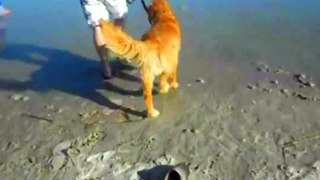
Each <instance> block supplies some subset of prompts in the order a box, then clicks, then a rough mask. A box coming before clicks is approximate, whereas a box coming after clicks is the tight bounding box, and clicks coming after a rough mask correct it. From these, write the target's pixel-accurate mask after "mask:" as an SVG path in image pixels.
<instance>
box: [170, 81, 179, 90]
mask: <svg viewBox="0 0 320 180" xmlns="http://www.w3.org/2000/svg"><path fill="white" fill-rule="evenodd" d="M171 87H172V88H174V89H177V88H178V87H179V83H177V82H174V83H171Z"/></svg>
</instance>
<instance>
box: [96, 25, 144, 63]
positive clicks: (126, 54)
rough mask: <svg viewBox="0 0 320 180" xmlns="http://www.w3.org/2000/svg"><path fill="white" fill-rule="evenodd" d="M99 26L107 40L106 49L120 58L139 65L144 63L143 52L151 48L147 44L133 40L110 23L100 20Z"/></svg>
mask: <svg viewBox="0 0 320 180" xmlns="http://www.w3.org/2000/svg"><path fill="white" fill-rule="evenodd" d="M99 24H100V26H101V30H102V34H103V37H104V38H105V40H106V47H107V48H108V49H109V50H110V51H111V52H113V53H114V54H115V55H116V56H118V57H120V58H123V59H127V60H134V61H136V63H137V64H138V65H141V64H142V63H143V60H144V59H145V58H143V52H147V51H146V48H150V46H147V42H144V41H140V40H135V39H133V38H132V37H131V36H130V35H128V34H127V33H125V32H124V31H123V30H122V29H121V28H120V27H118V26H116V25H114V24H113V23H112V22H110V21H105V20H100V21H99Z"/></svg>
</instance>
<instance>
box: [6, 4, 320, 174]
mask: <svg viewBox="0 0 320 180" xmlns="http://www.w3.org/2000/svg"><path fill="white" fill-rule="evenodd" d="M201 3H205V2H204V1H199V4H192V2H191V1H188V2H187V3H186V4H187V5H181V4H179V3H177V4H176V5H175V6H174V7H175V8H176V9H177V12H178V14H179V16H180V17H181V19H182V25H183V29H184V42H183V43H184V47H183V50H182V53H181V61H180V62H181V63H180V67H179V72H180V75H179V80H180V88H179V90H178V91H177V92H170V93H169V94H167V95H159V94H157V93H156V92H155V96H154V98H155V106H156V107H157V108H158V109H159V110H160V112H161V113H162V114H161V116H160V117H159V118H156V119H148V118H143V117H141V114H142V111H143V110H144V105H143V97H142V94H141V85H140V79H139V75H138V72H137V70H135V69H134V68H131V67H127V66H119V64H118V63H113V64H114V66H117V67H121V68H119V69H120V70H121V71H120V72H119V73H118V75H117V77H116V78H115V79H112V80H110V81H107V82H103V81H101V78H100V64H99V62H98V61H97V60H96V58H94V56H92V55H90V53H92V52H91V51H93V49H90V46H89V45H86V46H88V47H86V46H85V45H84V47H83V46H80V47H79V45H78V44H76V45H75V44H73V43H70V44H68V43H66V44H68V45H66V44H63V45H61V46H55V47H53V45H54V42H53V41H50V42H49V43H53V44H51V45H50V44H44V45H40V44H37V45H35V44H33V43H22V42H14V41H13V40H12V39H14V38H13V35H12V34H11V35H10V34H9V37H8V42H7V43H6V47H5V49H4V50H3V51H2V52H1V54H0V63H1V65H0V77H1V78H0V102H1V104H0V122H1V126H0V147H1V149H0V176H1V177H5V179H30V180H31V179H32V180H36V179H39V180H42V179H53V180H55V179H77V180H80V179H106V180H112V179H130V180H135V179H139V176H140V177H143V178H144V179H146V180H158V179H159V180H160V179H163V178H161V175H162V173H163V171H164V169H166V168H167V167H168V166H169V167H170V166H173V165H176V164H179V163H186V164H187V165H188V167H189V169H190V176H189V179H190V180H199V179H203V180H207V179H208V180H211V179H219V180H220V179H228V180H229V179H246V180H247V179H255V180H260V179H261V180H262V179H280V180H281V179H306V180H310V179H311V180H317V179H320V131H319V129H320V89H319V86H320V79H319V76H317V72H316V70H317V69H319V66H318V65H319V64H316V62H314V61H313V59H312V58H310V57H311V55H310V54H312V52H313V49H312V48H314V47H313V46H312V47H311V48H308V47H306V48H305V49H303V48H302V47H303V46H304V45H303V44H300V45H299V46H301V49H303V51H304V52H305V53H304V55H305V56H307V57H309V59H312V61H310V62H306V63H305V64H303V65H299V66H296V65H295V64H296V63H297V61H296V60H295V59H290V57H293V55H292V54H299V53H298V52H299V51H300V50H294V51H292V52H290V51H288V50H286V48H288V49H289V48H290V47H291V45H290V43H289V42H287V40H288V39H286V38H287V37H284V38H283V41H281V40H278V41H274V42H273V43H274V46H275V47H273V46H272V45H273V44H272V42H271V41H270V42H268V41H263V43H262V42H261V47H260V48H261V49H259V48H258V47H256V46H255V43H251V44H250V43H249V44H246V43H248V42H249V40H248V41H245V37H248V36H249V35H250V36H251V35H253V34H251V33H248V34H242V35H243V36H244V37H243V39H238V40H235V39H234V38H236V37H238V36H237V35H239V37H242V36H241V33H240V34H237V35H234V34H232V31H233V29H232V28H231V30H230V31H229V32H227V31H224V32H225V34H224V33H221V32H223V31H222V29H221V30H217V31H212V34H210V36H209V35H208V33H209V32H210V30H212V29H211V28H213V27H214V25H216V24H217V25H216V28H219V21H218V20H219V18H218V17H214V19H211V18H207V19H202V20H203V22H198V21H199V19H196V18H195V19H192V18H191V19H189V18H190V17H192V16H193V13H195V14H196V12H197V11H196V10H197V9H196V7H195V11H194V12H192V11H190V8H191V7H193V5H194V6H196V5H199V6H200V5H202V4H201ZM215 5H217V4H215ZM269 5H270V4H269ZM135 6H139V4H138V3H136V4H135ZM220 6H221V8H223V7H224V5H223V3H222V4H220ZM270 6H272V7H273V8H281V7H279V6H275V5H274V4H272V3H271V5H270ZM208 8H210V7H208ZM231 9H232V8H231ZM246 12H247V11H246ZM248 12H251V13H252V11H248ZM135 13H137V14H135ZM142 13H143V12H142V11H141V12H140V11H138V10H134V11H133V14H134V15H135V17H136V16H138V17H143V14H142ZM207 13H208V14H210V13H209V12H207ZM253 14H254V13H253ZM245 16H249V17H252V15H250V13H249V14H248V13H245ZM198 17H203V16H202V15H199V16H198ZM280 17H281V16H280ZM13 19H14V17H13ZM79 19H81V17H79ZM133 19H134V18H133V17H132V19H131V20H130V18H129V20H128V31H130V33H132V34H134V35H135V36H138V35H139V33H141V32H140V29H139V28H138V27H139V26H140V27H146V26H147V25H146V24H144V23H145V22H137V23H136V24H134V23H133ZM208 22H211V23H212V24H208ZM223 22H224V23H226V24H228V23H230V24H233V23H235V22H232V21H230V22H228V21H223ZM82 23H83V22H82ZM197 23H198V24H202V23H204V24H207V25H206V26H203V25H202V26H196V25H197ZM221 24H222V23H221V22H220V28H221V26H223V25H221ZM226 24H225V25H226ZM16 26H17V25H16ZM192 27H193V28H192ZM240 27H242V26H240ZM244 27H247V26H244ZM249 27H250V26H249ZM256 27H260V26H259V24H258V25H257V26H256ZM206 28H207V29H206ZM253 29H255V28H253ZM293 29H295V28H293ZM240 30H241V28H240V29H236V30H234V31H240ZM255 30H256V29H255ZM255 30H253V31H251V32H254V31H255ZM15 31H16V30H15ZM15 31H13V32H11V33H14V32H15ZM241 31H242V30H241ZM243 31H244V32H245V29H243ZM257 32H258V30H257ZM262 32H264V31H263V30H262ZM9 33H10V31H9ZM228 33H230V34H229V35H228ZM199 34H201V35H199ZM280 35H281V33H280V34H279V33H278V34H276V35H274V36H273V37H276V36H279V37H280ZM261 36H267V38H266V39H268V36H271V35H270V34H269V33H262V35H261ZM85 37H87V38H88V39H87V40H80V42H81V41H85V42H86V43H89V42H90V39H89V38H90V36H85ZM259 37H260V36H258V37H257V38H256V40H257V41H258V39H259ZM297 37H298V36H297ZM299 37H300V36H299ZM303 37H304V36H303ZM229 38H230V39H229ZM301 38H302V37H301ZM17 39H19V38H17ZM231 39H233V40H231ZM262 39H263V38H262ZM266 39H264V40H266ZM215 40H216V41H215ZM57 41H58V40H57ZM241 42H243V45H242V44H241ZM304 42H307V40H306V41H304ZM312 42H314V44H317V43H320V41H319V42H318V41H317V38H314V41H312ZM282 45H283V47H286V48H284V49H282V51H280V50H279V51H277V49H278V48H277V46H280V47H282ZM250 46H252V47H250ZM292 46H293V45H292ZM297 46H298V45H297ZM57 47H59V48H57ZM267 47H269V48H270V49H268V48H267ZM91 48H92V47H91ZM273 48H274V49H273ZM83 49H85V50H83ZM259 50H261V51H259ZM269 51H270V52H269ZM245 52H246V53H245ZM250 52H251V53H250ZM272 52H275V53H274V54H272ZM269 53H270V54H269ZM290 53H291V54H290ZM308 53H309V56H308V55H306V54H308ZM284 55H286V56H284ZM313 55H314V54H313ZM316 55H317V54H316V53H315V56H316ZM281 57H283V58H284V60H283V61H277V60H278V59H279V58H281ZM318 57H319V56H318ZM294 58H297V57H294ZM300 58H302V59H303V58H304V56H301V57H300ZM243 59H247V61H243ZM291 60H292V61H291ZM313 63H315V64H313ZM9 67H10V68H9ZM156 90H157V88H156ZM128 109H130V110H128Z"/></svg>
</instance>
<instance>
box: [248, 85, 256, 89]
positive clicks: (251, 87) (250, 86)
mask: <svg viewBox="0 0 320 180" xmlns="http://www.w3.org/2000/svg"><path fill="white" fill-rule="evenodd" d="M247 88H249V89H252V90H255V89H256V88H257V87H256V86H255V85H252V84H248V85H247Z"/></svg>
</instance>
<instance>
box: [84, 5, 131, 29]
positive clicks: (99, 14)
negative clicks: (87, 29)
mask: <svg viewBox="0 0 320 180" xmlns="http://www.w3.org/2000/svg"><path fill="white" fill-rule="evenodd" d="M80 2H81V5H82V9H83V13H84V15H85V17H86V19H87V23H88V25H89V26H93V27H94V26H97V25H99V20H100V19H104V20H111V18H112V19H119V18H123V17H124V16H125V15H126V14H127V12H128V7H127V2H126V0H80Z"/></svg>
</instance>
